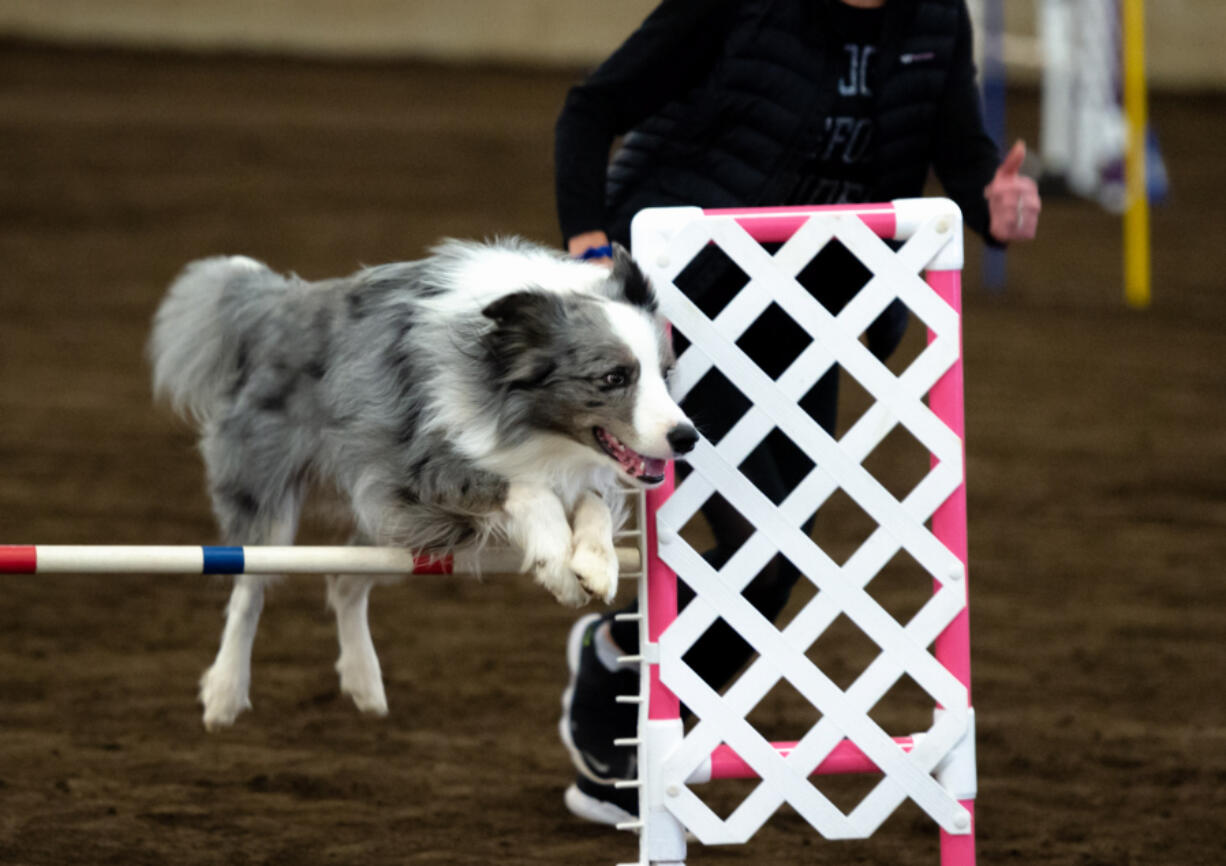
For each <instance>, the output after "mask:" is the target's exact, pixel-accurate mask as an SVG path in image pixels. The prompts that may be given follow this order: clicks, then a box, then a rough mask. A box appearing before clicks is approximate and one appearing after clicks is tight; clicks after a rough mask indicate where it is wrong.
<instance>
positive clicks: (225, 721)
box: [200, 665, 251, 732]
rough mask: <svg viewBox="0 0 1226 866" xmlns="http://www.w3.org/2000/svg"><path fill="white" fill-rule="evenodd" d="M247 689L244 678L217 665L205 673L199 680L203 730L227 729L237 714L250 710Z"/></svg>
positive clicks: (247, 685) (247, 684)
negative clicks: (202, 708) (202, 705)
mask: <svg viewBox="0 0 1226 866" xmlns="http://www.w3.org/2000/svg"><path fill="white" fill-rule="evenodd" d="M248 687H249V683H248V682H247V680H246V679H245V678H244V677H242V676H235V675H233V673H232V672H230V671H226V670H222V669H219V668H218V666H217V665H213V667H211V668H209V669H208V670H207V671H205V672H204V676H202V677H201V678H200V703H202V704H204V727H205V730H207V731H209V732H215V731H219V730H221V729H222V728H225V727H229V726H230V725H232V724H234V720H235V719H236V718H238V714H239V713H241V712H242V711H243V710H249V709H251V700H250V699H249V697H248V695H247V690H248Z"/></svg>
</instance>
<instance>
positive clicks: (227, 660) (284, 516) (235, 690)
mask: <svg viewBox="0 0 1226 866" xmlns="http://www.w3.org/2000/svg"><path fill="white" fill-rule="evenodd" d="M222 507H224V506H220V507H219V513H222V514H226V512H222V511H221V508H222ZM244 510H245V509H244ZM275 513H276V514H277V516H276V517H274V518H271V519H261V520H259V522H258V523H257V522H255V521H253V520H252V521H247V520H243V519H241V518H239V519H223V535H224V536H225V538H226V540H227V541H229V542H231V543H256V544H292V543H293V541H294V534H295V532H296V530H297V525H298V501H297V498H296V497H294V496H290V497H287V498H286V500H285V501H284V502H283V503H282V506H281V508H280V509H279V510H277V511H276V512H275ZM236 515H237V512H236V513H235V514H234V515H229V516H230V517H231V518H234V517H236ZM244 525H245V527H246V528H245V531H240V528H239V527H240V526H244ZM273 579H274V578H272V577H270V576H268V575H253V574H239V575H235V577H234V589H233V591H232V592H231V593H230V603H229V604H228V605H227V607H226V625H225V628H224V629H223V631H222V635H221V647H220V648H219V649H218V650H217V658H216V659H215V660H214V661H213V664H212V666H210V667H209V669H208V670H207V671H205V672H204V676H202V677H201V678H200V702H201V703H202V704H203V705H204V727H205V728H206V729H208V730H209V731H216V730H219V729H220V728H223V727H226V726H228V725H231V724H233V723H234V720H235V718H237V717H238V714H239V713H241V712H242V711H243V710H247V709H250V708H251V700H250V697H249V693H250V688H251V648H252V645H253V644H254V643H255V632H256V627H257V626H258V625H259V622H260V612H261V611H262V610H263V607H264V587H265V585H266V584H267V583H268V582H269V581H270V580H273Z"/></svg>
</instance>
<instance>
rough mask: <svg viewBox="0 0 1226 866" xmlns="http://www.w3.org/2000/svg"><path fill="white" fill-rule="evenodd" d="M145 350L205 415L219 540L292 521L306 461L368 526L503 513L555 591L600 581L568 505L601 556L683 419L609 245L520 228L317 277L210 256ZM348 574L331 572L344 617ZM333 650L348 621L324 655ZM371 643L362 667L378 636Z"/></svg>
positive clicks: (160, 317) (482, 522) (641, 286)
mask: <svg viewBox="0 0 1226 866" xmlns="http://www.w3.org/2000/svg"><path fill="white" fill-rule="evenodd" d="M150 355H151V359H152V361H153V366H154V383H155V390H156V391H157V392H158V393H160V394H163V395H165V396H168V397H169V398H170V400H171V401H172V403H173V404H174V405H175V406H176V407H177V408H179V409H180V410H182V411H186V412H188V413H190V414H191V415H192V416H193V417H194V418H195V419H196V421H197V422H198V424H199V426H200V431H201V450H202V453H203V455H204V459H205V463H206V468H207V474H208V483H209V490H210V494H211V498H212V503H213V508H214V511H215V513H216V516H217V519H218V523H219V525H220V528H221V533H222V536H223V538H224V540H225V541H226V542H227V543H230V544H260V543H282V544H285V543H291V542H292V539H293V535H294V532H295V529H296V526H297V520H298V514H299V511H300V509H301V506H302V502H303V498H304V496H305V495H306V492H307V490H308V487H309V486H310V485H311V484H312V483H322V484H325V485H331V486H333V487H335V488H336V490H337V491H339V492H340V493H341V495H342V496H343V497H344V498H345V499H346V500H347V501H348V502H349V504H350V505H351V507H352V513H353V518H354V522H355V524H356V529H357V534H358V537H359V538H361V539H362V540H364V541H367V542H374V543H379V544H399V545H404V546H407V547H410V548H413V549H417V550H431V551H438V552H442V551H447V550H451V549H454V548H457V547H462V546H465V545H477V544H480V543H483V542H484V541H485V540H486V539H487V538H489V537H490V536H492V535H501V536H504V537H505V538H506V539H507V540H509V541H511V542H512V543H515V544H517V545H519V546H520V547H521V548H523V549H524V550H525V554H526V556H527V557H528V562H527V564H528V565H529V566H530V567H531V568H532V569H533V570H534V573H535V574H536V576H537V579H538V581H539V582H541V583H543V584H545V585H546V586H547V587H549V588H550V589H551V591H553V592H554V593H555V595H557V596H558V597H559V598H560V599H562V600H563V601H566V602H569V603H578V602H580V601H582V600H584V599H586V598H587V594H586V593H585V592H584V591H583V589H582V588H580V583H581V584H582V585H583V587H584V588H586V589H587V590H588V591H589V592H592V591H594V592H596V593H597V594H599V595H602V596H605V597H610V598H611V595H612V590H611V589H610V588H608V587H606V586H605V583H607V580H605V579H604V578H598V577H592V576H591V575H588V574H585V573H584V567H581V566H580V565H579V563H580V562H588V561H593V560H591V557H590V556H588V559H586V560H585V559H584V556H587V554H585V553H583V552H582V551H580V550H579V546H580V542H581V539H580V535H581V533H580V523H581V522H582V523H583V524H584V526H586V527H596V530H597V531H598V532H599V534H601V535H602V536H603V535H605V534H607V535H609V539H608V541H607V543H606V542H605V541H604V540H599V544H598V546H599V547H600V551H598V554H599V555H598V556H597V557H596V560H598V561H599V565H598V566H596V569H597V570H598V571H599V570H603V571H607V570H608V568H609V566H608V563H607V560H608V557H609V556H610V555H611V553H612V548H611V530H610V529H609V527H608V526H606V524H613V525H615V524H616V523H618V522H620V519H621V514H622V512H621V508H622V506H621V501H622V496H621V495H620V493H619V488H621V487H623V486H624V485H625V484H626V483H627V482H631V483H633V482H636V481H637V482H639V483H652V482H654V481H656V480H658V477H659V475H660V474H662V471H663V470H662V467H663V462H664V460H665V459H667V458H669V457H671V456H672V454H673V453H674V452H675V451H677V452H679V451H684V450H688V448H689V447H690V446H691V445H692V444H693V442H694V439H695V434H694V432H693V428H692V427H690V426H689V424H688V421H687V420H686V419H685V417H684V414H683V413H682V412H681V410H680V409H679V408H678V407H677V405H676V403H675V402H673V401H672V399H671V398H670V397H668V395H667V391H666V388H665V386H664V377H665V375H666V373H667V370H668V368H669V367H670V366H671V364H672V354H671V349H670V347H669V341H668V339H667V335H666V331H665V329H664V324H663V322H662V320H661V319H660V318H659V317H658V315H657V313H656V302H655V297H654V295H653V293H652V291H651V288H650V286H649V285H648V283H647V281H646V280H645V279H644V277H643V274H642V273H641V272H640V271H639V269H638V267H637V266H636V265H635V264H634V262H633V260H632V259H631V258H630V257H629V255H628V254H627V253H626V252H625V251H624V250H621V249H618V250H617V253H616V256H615V263H614V266H613V268H612V269H607V268H603V267H601V266H599V265H594V264H589V263H580V262H574V261H571V260H569V259H566V258H565V257H563V256H561V255H560V254H559V253H555V252H553V251H550V250H547V249H545V248H543V247H539V246H536V245H533V244H529V243H527V242H524V241H520V240H514V239H512V240H506V241H500V242H495V243H488V244H478V243H468V242H459V241H450V242H446V243H444V244H443V245H441V246H440V247H438V248H436V249H435V250H434V251H433V253H432V255H431V256H430V257H428V258H426V259H424V260H421V261H417V262H402V263H395V264H388V265H382V266H378V267H372V268H367V269H365V270H362V271H360V272H358V273H356V274H354V275H353V276H350V277H346V278H342V279H334V280H325V281H321V282H306V281H303V280H301V279H299V278H297V277H295V276H281V275H279V274H276V273H274V272H273V271H271V270H269V269H268V268H267V267H265V266H264V265H262V264H260V263H258V262H255V261H254V260H251V259H247V258H243V257H219V258H212V259H205V260H202V261H199V262H195V263H193V264H191V265H189V266H188V267H187V268H186V269H185V270H184V272H183V273H182V274H181V275H180V276H179V278H178V279H177V280H176V282H175V283H174V284H173V285H172V287H171V289H170V291H169V293H168V295H167V298H166V300H165V301H164V302H163V304H162V306H161V308H160V309H159V311H158V313H157V316H156V319H155V326H154V331H153V335H152V338H151V340H150ZM593 497H594V498H593ZM598 503H602V504H598ZM610 509H611V513H610ZM602 513H603V514H604V515H605V517H601V516H600V515H601V514H602ZM538 514H539V515H540V518H539V522H540V524H541V526H542V527H543V526H546V525H551V526H553V527H554V530H556V528H557V525H558V520H559V515H561V518H560V519H562V520H563V521H565V520H566V519H571V520H573V521H574V523H575V538H574V544H575V545H576V547H575V549H574V550H573V551H569V552H566V553H565V554H564V557H565V556H569V557H570V559H569V561H568V560H567V559H566V558H563V559H562V560H561V562H560V563H559V561H558V557H559V555H560V554H559V552H558V550H557V549H556V548H557V547H558V543H557V542H556V540H550V539H549V538H546V537H545V536H546V535H547V534H548V533H545V534H542V533H544V530H543V529H541V530H540V532H538V529H539V528H540V527H536V526H534V525H533V524H534V523H535V522H537V516H536V515H538ZM550 521H552V524H551V523H550ZM561 526H562V529H566V525H565V522H563V523H562V524H561ZM551 531H553V530H551ZM585 531H586V530H585ZM555 534H556V532H555ZM567 535H568V536H569V530H568V531H567ZM566 544H567V545H570V544H571V541H570V539H569V537H568V538H567V539H566ZM551 545H552V546H551ZM571 570H573V573H572V572H571ZM546 572H547V573H546ZM576 577H577V579H578V581H579V583H575V580H576ZM613 578H614V580H615V572H614V575H613ZM572 584H573V586H572ZM240 585H241V582H240ZM594 585H599V588H597V589H594V588H593V587H594ZM345 592H346V590H345V589H344V587H341V586H333V587H332V591H330V598H331V599H332V601H333V605H334V607H337V612H338V617H341V616H342V609H341V607H340V606H338V605H340V604H341V603H342V602H341V601H338V599H339V598H340V596H342V595H344V594H345ZM238 593H239V590H238V589H236V596H235V597H234V598H232V599H231V608H230V617H231V620H233V619H234V618H235V617H236V616H240V615H241V616H242V617H246V618H247V619H249V620H251V623H250V627H249V629H247V631H243V630H242V629H240V630H239V631H241V632H242V634H241V636H240V637H241V639H236V640H238V643H239V644H242V642H243V641H244V640H245V641H246V644H247V646H246V652H247V654H248V655H249V643H250V637H251V636H252V635H253V633H254V619H255V618H256V617H258V612H259V606H258V602H259V600H260V599H262V596H260V597H259V598H256V599H255V600H254V601H251V602H249V603H246V602H245V603H244V604H245V605H246V606H244V605H243V604H240V605H239V607H238V611H239V613H236V601H235V599H236V598H237V597H238ZM334 596H335V597H334ZM361 604H362V617H363V622H362V627H363V628H364V616H365V610H364V604H365V601H364V596H363V598H362V600H361ZM253 605H254V613H252V609H253ZM230 626H231V623H228V624H227V636H226V637H225V638H223V648H222V652H221V653H219V656H218V662H217V663H216V664H215V665H214V668H213V669H211V670H210V672H209V673H207V674H206V677H205V681H204V682H202V698H203V699H204V701H205V704H206V724H207V723H209V718H210V715H209V714H210V709H209V704H210V694H209V693H210V688H212V687H213V686H216V688H214V689H213V691H218V690H220V691H222V692H225V691H226V690H227V689H230V691H231V692H234V693H232V694H229V695H226V696H223V697H224V700H223V699H217V701H220V703H226V701H228V702H229V704H235V703H236V702H237V707H234V706H229V707H222V708H221V709H220V710H219V711H218V712H215V713H214V714H213V716H214V721H216V722H218V723H222V724H224V723H228V722H229V721H232V719H233V716H234V715H236V714H237V712H238V711H239V710H241V709H242V708H243V706H245V704H246V693H245V692H246V679H245V677H246V674H245V669H240V668H241V667H242V666H241V664H240V663H239V662H235V661H234V660H233V659H231V660H229V661H226V662H225V664H226V665H228V666H229V667H228V668H227V670H228V671H229V674H228V675H229V677H230V679H235V678H237V679H239V680H242V682H241V683H239V684H238V686H237V687H236V688H230V687H231V685H232V684H231V683H229V681H228V680H226V677H224V676H221V675H220V674H218V673H217V670H218V668H219V666H222V665H223V656H226V653H227V644H228V638H229V634H230V631H229V630H230ZM359 631H360V629H359ZM248 632H250V633H248ZM363 639H364V640H366V641H367V642H368V636H367V637H365V638H363ZM241 650H242V646H240V649H239V650H238V651H235V652H236V653H237V656H241V655H242V652H241ZM354 652H357V650H354ZM237 656H236V657H237ZM345 656H346V651H345V636H344V627H343V624H342V660H341V663H338V667H343V664H344V662H345ZM239 661H240V662H241V659H240V660H239ZM366 661H367V666H368V667H369V665H370V663H373V665H374V668H375V670H376V671H377V660H375V659H374V658H373V650H372V651H371V652H370V658H369V659H367V660H366ZM236 665H237V667H236ZM344 676H345V672H344V670H342V680H344ZM362 676H365V674H363V675H362ZM210 677H212V678H213V680H226V681H225V682H222V683H221V684H220V685H219V684H218V683H217V682H213V683H212V684H210ZM368 685H369V684H368ZM355 688H356V687H355ZM347 691H350V692H351V693H353V692H354V689H347ZM378 691H379V692H380V696H381V686H380V687H379V690H378ZM238 692H241V694H238ZM355 698H359V696H358V695H357V694H355ZM215 702H216V701H215ZM378 703H379V701H377V700H376V701H374V704H375V705H376V706H375V708H376V709H378V706H377V705H378ZM359 704H360V705H361V699H359Z"/></svg>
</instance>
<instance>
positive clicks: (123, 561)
mask: <svg viewBox="0 0 1226 866" xmlns="http://www.w3.org/2000/svg"><path fill="white" fill-rule="evenodd" d="M615 552H616V553H617V561H618V565H619V566H620V569H621V571H622V572H623V573H626V572H631V573H633V572H637V571H638V570H639V569H640V568H641V567H642V565H641V556H640V554H639V551H638V549H637V548H633V547H618V548H615ZM522 564H523V555H522V554H521V553H520V552H519V551H517V550H512V549H509V548H491V549H487V550H483V551H481V552H480V553H477V554H471V553H470V554H465V553H461V554H457V555H456V556H454V557H452V556H445V557H432V556H423V555H421V554H417V553H414V552H413V551H411V550H405V549H404V548H400V547H294V546H289V547H273V546H250V547H209V546H203V547H198V546H194V545H175V546H159V545H116V544H92V545H90V544H37V545H36V544H27V545H0V574H477V573H486V574H507V573H516V572H519V571H520V570H521V568H520V567H521V565H522Z"/></svg>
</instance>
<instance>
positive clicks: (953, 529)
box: [925, 270, 975, 866]
mask: <svg viewBox="0 0 1226 866" xmlns="http://www.w3.org/2000/svg"><path fill="white" fill-rule="evenodd" d="M925 277H926V279H927V282H928V285H929V286H931V287H932V290H933V291H934V292H936V293H937V295H938V296H940V297H941V299H942V300H944V301H945V302H946V303H947V304H949V305H950V306H951V307H952V308H953V309H954V312H956V313H957V314H958V360H957V361H955V362H954V365H953V366H952V367H950V369H949V371H948V372H947V373H946V374H945V375H944V376H942V377H941V378H940V380H939V381H938V382H937V383H936V384H935V385H934V386H933V387H932V390H931V391H930V392H929V394H928V402H929V406H930V407H931V409H932V411H933V413H934V414H935V415H936V416H937V417H938V418H940V419H941V420H942V421H944V422H945V423H946V424H947V425H948V426H949V428H950V429H951V430H953V431H954V433H956V434H957V435H958V438H959V439H961V440H962V466H963V479H962V483H961V484H959V485H958V488H957V489H956V490H955V491H954V492H953V494H951V495H950V497H949V499H947V500H945V502H944V503H943V504H942V505H941V506H940V507H939V508H938V509H937V510H936V511H935V512H934V513H933V515H932V533H933V535H935V536H936V537H937V538H938V539H940V541H941V542H942V543H944V545H945V546H946V547H948V548H949V549H950V551H952V552H953V554H954V555H955V556H956V557H958V559H959V560H960V561H961V562H962V568H963V574H964V575H965V574H969V571H968V568H967V565H968V563H967V538H966V476H965V467H966V410H965V406H964V401H963V377H962V272H961V271H957V270H952V271H928V272H927V273H926V275H925ZM934 339H935V335H934V334H933V333H932V332H931V331H929V333H928V340H929V342H932V340H934ZM935 459H936V458H935V457H934V458H933V460H934V461H935ZM966 584H967V581H966V579H963V580H962V582H961V588H960V590H954V589H948V588H947V589H942V588H941V584H940V583H939V582H938V583H937V584H936V588H937V591H940V592H951V591H961V592H962V593H964V594H965V593H966V591H967V589H966ZM936 657H937V661H939V662H941V664H943V665H944V666H945V667H946V668H948V669H949V671H950V673H952V674H953V675H954V676H956V677H957V678H958V681H959V682H961V683H962V684H963V685H964V686H966V690H967V701H968V702H969V701H970V688H971V637H970V618H969V615H968V609H967V608H966V607H963V609H962V612H961V613H959V614H958V616H957V617H956V618H955V619H954V621H953V622H951V623H950V624H949V627H948V628H946V629H945V631H944V632H942V633H941V634H940V636H939V637H937V640H936ZM959 802H961V804H962V805H963V806H964V807H965V808H966V810H967V811H968V812H969V813H970V815H971V832H970V833H968V834H966V835H954V834H950V833H946V832H945V831H944V830H942V831H941V866H974V864H975V823H974V821H975V801H974V800H961V801H959Z"/></svg>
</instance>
